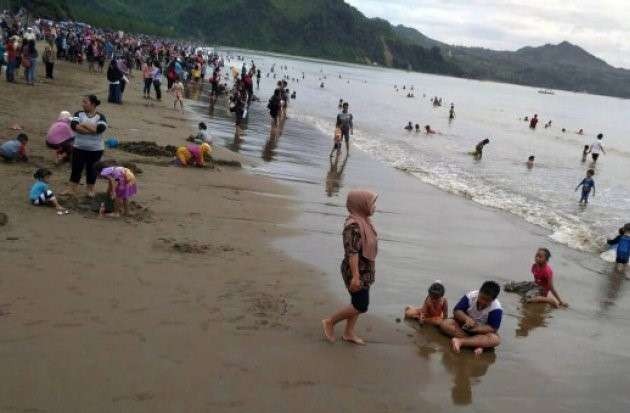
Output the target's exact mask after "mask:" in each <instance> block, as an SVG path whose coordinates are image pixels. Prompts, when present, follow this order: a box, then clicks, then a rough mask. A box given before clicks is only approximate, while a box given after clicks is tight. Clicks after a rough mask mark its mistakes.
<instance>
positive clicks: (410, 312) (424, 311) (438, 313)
mask: <svg viewBox="0 0 630 413" xmlns="http://www.w3.org/2000/svg"><path fill="white" fill-rule="evenodd" d="M444 292H445V291H444V286H443V285H442V283H441V282H439V281H436V282H434V283H433V284H431V286H430V287H429V294H428V295H427V298H425V300H424V304H423V305H422V307H411V306H408V307H406V308H405V318H415V319H416V320H418V321H419V322H420V323H421V324H430V325H435V326H439V325H440V324H442V321H443V320H444V319H445V318H447V317H448V302H447V301H446V298H444Z"/></svg>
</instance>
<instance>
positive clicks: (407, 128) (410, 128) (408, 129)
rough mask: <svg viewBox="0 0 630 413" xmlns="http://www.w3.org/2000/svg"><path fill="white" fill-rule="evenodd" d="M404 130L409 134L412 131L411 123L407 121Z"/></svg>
mask: <svg viewBox="0 0 630 413" xmlns="http://www.w3.org/2000/svg"><path fill="white" fill-rule="evenodd" d="M405 130H406V131H409V132H411V131H412V130H413V123H411V121H409V123H408V124H407V126H405Z"/></svg>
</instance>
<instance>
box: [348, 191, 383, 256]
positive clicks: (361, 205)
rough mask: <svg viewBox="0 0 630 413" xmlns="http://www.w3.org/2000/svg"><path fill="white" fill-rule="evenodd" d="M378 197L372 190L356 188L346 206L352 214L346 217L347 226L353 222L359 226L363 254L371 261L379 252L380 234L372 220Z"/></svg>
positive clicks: (350, 194) (351, 192) (349, 196)
mask: <svg viewBox="0 0 630 413" xmlns="http://www.w3.org/2000/svg"><path fill="white" fill-rule="evenodd" d="M377 197H378V195H377V194H375V193H374V192H371V191H364V190H354V191H350V193H349V194H348V199H347V201H346V208H348V212H350V215H349V216H348V218H346V223H345V227H346V228H347V227H348V226H350V225H352V224H357V225H358V226H359V232H360V233H361V251H362V252H361V255H363V257H365V258H366V259H368V260H370V261H375V260H376V254H377V253H378V239H377V236H378V234H377V232H376V229H374V225H372V221H371V220H370V215H372V206H373V205H374V203H375V202H376V198H377Z"/></svg>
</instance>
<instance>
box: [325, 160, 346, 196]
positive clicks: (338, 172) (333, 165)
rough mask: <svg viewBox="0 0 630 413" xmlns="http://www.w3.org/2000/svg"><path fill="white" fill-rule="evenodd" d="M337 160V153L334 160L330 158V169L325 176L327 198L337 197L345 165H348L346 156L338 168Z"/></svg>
mask: <svg viewBox="0 0 630 413" xmlns="http://www.w3.org/2000/svg"><path fill="white" fill-rule="evenodd" d="M339 158H340V155H339V153H337V156H336V157H335V158H334V160H333V158H330V169H329V170H328V174H326V183H325V186H326V194H328V196H329V197H332V196H334V195H337V194H338V193H339V189H340V188H341V184H342V182H343V171H344V169H346V164H347V163H348V155H347V154H346V156H345V157H344V159H343V162H342V163H341V166H339Z"/></svg>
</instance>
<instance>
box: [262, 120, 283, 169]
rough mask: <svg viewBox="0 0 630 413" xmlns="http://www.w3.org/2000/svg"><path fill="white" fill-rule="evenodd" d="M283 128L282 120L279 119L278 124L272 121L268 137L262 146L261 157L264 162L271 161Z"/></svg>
mask: <svg viewBox="0 0 630 413" xmlns="http://www.w3.org/2000/svg"><path fill="white" fill-rule="evenodd" d="M283 128H284V121H280V122H279V123H278V126H275V124H274V123H273V122H272V124H271V130H270V131H269V138H268V139H267V142H265V146H263V148H262V158H263V160H264V161H265V162H271V161H273V160H274V158H275V156H276V148H277V147H278V140H279V139H280V136H282V131H283Z"/></svg>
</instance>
